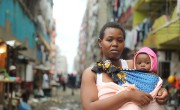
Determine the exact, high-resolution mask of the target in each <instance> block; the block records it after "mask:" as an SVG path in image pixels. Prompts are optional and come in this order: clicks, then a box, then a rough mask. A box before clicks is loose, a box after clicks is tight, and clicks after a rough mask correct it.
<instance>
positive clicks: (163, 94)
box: [156, 88, 168, 104]
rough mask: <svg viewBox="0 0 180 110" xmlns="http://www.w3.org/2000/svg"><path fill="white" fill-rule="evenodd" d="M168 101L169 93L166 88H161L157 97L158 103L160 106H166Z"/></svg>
mask: <svg viewBox="0 0 180 110" xmlns="http://www.w3.org/2000/svg"><path fill="white" fill-rule="evenodd" d="M167 100H168V92H167V90H166V89H165V88H161V89H160V90H159V91H158V94H157V96H156V101H157V103H159V104H165V103H166V102H167Z"/></svg>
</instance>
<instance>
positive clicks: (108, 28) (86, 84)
mask: <svg viewBox="0 0 180 110" xmlns="http://www.w3.org/2000/svg"><path fill="white" fill-rule="evenodd" d="M124 40H125V32H124V29H123V28H122V27H121V26H120V25H119V24H118V23H116V22H109V23H107V24H105V25H104V26H103V27H102V29H101V31H100V35H99V40H98V43H99V46H100V48H101V51H102V54H103V58H102V60H110V61H111V62H112V64H113V65H115V66H117V67H121V68H129V69H132V68H133V61H132V60H128V61H126V60H122V59H120V56H121V54H122V52H123V49H124ZM100 74H101V76H102V82H104V83H105V84H108V85H113V86H119V85H117V84H116V83H114V81H113V79H112V77H110V76H109V75H108V74H106V73H100ZM98 82H99V80H97V74H96V73H95V72H93V71H92V70H91V67H89V68H87V69H86V70H85V71H84V73H83V76H82V82H81V101H82V107H83V110H117V109H118V108H120V107H121V106H122V105H124V104H125V103H127V102H133V103H136V104H137V105H138V106H145V105H147V104H149V103H150V101H152V100H153V98H152V96H151V95H150V94H148V93H145V92H142V91H140V90H134V91H122V92H119V93H117V94H114V95H113V96H111V97H107V98H104V99H101V100H99V97H98V95H99V90H98V88H97V83H98ZM108 87H109V90H110V91H112V88H111V86H108ZM142 97H143V98H142ZM156 100H157V102H158V103H159V104H163V103H165V102H166V101H167V91H166V89H164V88H162V89H160V90H159V92H158V96H157V97H156Z"/></svg>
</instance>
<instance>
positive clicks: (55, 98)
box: [31, 88, 82, 110]
mask: <svg viewBox="0 0 180 110" xmlns="http://www.w3.org/2000/svg"><path fill="white" fill-rule="evenodd" d="M52 94H53V95H52V97H51V98H43V99H40V100H38V101H37V100H36V101H33V102H32V103H31V105H32V110H82V107H81V102H80V90H79V89H74V95H72V89H70V88H67V89H66V91H63V90H62V88H61V89H60V90H56V88H54V89H53V90H52Z"/></svg>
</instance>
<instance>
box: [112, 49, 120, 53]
mask: <svg viewBox="0 0 180 110" xmlns="http://www.w3.org/2000/svg"><path fill="white" fill-rule="evenodd" d="M111 53H119V51H118V50H111Z"/></svg>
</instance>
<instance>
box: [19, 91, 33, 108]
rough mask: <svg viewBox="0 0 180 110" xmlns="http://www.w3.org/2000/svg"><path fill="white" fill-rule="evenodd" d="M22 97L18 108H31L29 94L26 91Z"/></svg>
mask: <svg viewBox="0 0 180 110" xmlns="http://www.w3.org/2000/svg"><path fill="white" fill-rule="evenodd" d="M21 98H22V100H21V101H20V104H19V107H18V110H31V106H30V105H29V104H28V100H29V94H28V93H26V92H24V93H23V94H22V96H21Z"/></svg>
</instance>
